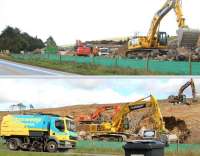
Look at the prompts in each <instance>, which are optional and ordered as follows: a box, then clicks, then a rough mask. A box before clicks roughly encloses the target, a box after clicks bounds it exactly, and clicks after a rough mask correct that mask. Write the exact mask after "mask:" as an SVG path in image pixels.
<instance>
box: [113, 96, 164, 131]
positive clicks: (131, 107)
mask: <svg viewBox="0 0 200 156" xmlns="http://www.w3.org/2000/svg"><path fill="white" fill-rule="evenodd" d="M149 97H150V101H149V102H147V101H144V100H145V99H147V98H149ZM149 97H146V98H143V99H140V100H138V101H136V102H133V103H128V104H125V105H124V106H122V108H121V110H120V112H119V113H118V114H117V115H116V116H115V117H114V118H113V120H112V129H113V132H119V131H120V130H121V129H122V127H123V122H124V118H125V117H126V116H127V114H128V113H130V112H132V111H135V110H140V109H143V108H146V107H151V108H153V115H152V117H153V119H154V123H155V124H154V125H155V128H156V129H158V130H159V131H165V124H164V121H163V118H162V114H161V111H160V108H159V105H158V102H157V100H156V98H155V97H154V96H152V95H150V96H149Z"/></svg>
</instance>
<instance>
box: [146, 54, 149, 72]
mask: <svg viewBox="0 0 200 156" xmlns="http://www.w3.org/2000/svg"><path fill="white" fill-rule="evenodd" d="M146 71H147V72H149V54H148V55H147V58H146Z"/></svg>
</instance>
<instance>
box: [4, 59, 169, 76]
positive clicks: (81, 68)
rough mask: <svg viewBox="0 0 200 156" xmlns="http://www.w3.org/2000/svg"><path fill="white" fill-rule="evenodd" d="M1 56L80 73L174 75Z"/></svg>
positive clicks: (25, 62)
mask: <svg viewBox="0 0 200 156" xmlns="http://www.w3.org/2000/svg"><path fill="white" fill-rule="evenodd" d="M0 58H1V59H5V60H9V61H14V62H19V63H23V64H29V65H34V66H39V67H45V68H49V69H54V70H58V71H63V72H69V73H76V74H80V75H172V73H161V72H150V71H146V70H143V69H132V68H119V67H104V66H100V65H94V64H80V63H75V62H59V61H49V60H46V59H38V58H31V59H27V58H26V59H23V58H14V57H12V56H0Z"/></svg>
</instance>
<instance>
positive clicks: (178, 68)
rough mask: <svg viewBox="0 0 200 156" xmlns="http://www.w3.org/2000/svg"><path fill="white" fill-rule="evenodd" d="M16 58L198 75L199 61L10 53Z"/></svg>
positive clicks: (199, 69)
mask: <svg viewBox="0 0 200 156" xmlns="http://www.w3.org/2000/svg"><path fill="white" fill-rule="evenodd" d="M12 56H13V57H15V58H18V59H22V58H23V59H33V58H35V59H41V60H43V59H45V60H50V61H56V62H76V63H85V64H95V65H102V66H106V67H121V68H133V69H143V70H146V71H152V72H161V73H164V74H166V75H168V74H170V75H173V74H174V75H200V62H191V61H188V62H187V61H182V62H181V61H159V60H149V59H147V60H134V59H127V58H108V57H100V56H98V57H81V56H65V55H57V54H12Z"/></svg>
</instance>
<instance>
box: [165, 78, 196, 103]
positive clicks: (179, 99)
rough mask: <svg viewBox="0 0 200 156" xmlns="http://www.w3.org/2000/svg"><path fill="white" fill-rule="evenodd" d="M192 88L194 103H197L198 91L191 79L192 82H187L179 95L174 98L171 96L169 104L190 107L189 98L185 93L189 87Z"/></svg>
mask: <svg viewBox="0 0 200 156" xmlns="http://www.w3.org/2000/svg"><path fill="white" fill-rule="evenodd" d="M189 86H191V90H192V102H196V101H197V99H196V89H195V84H194V81H193V79H191V80H190V81H188V82H186V83H185V84H184V85H182V86H181V87H180V89H179V92H178V95H177V96H174V95H171V96H169V97H168V102H169V103H173V104H176V103H177V104H187V105H189V104H190V103H189V102H188V101H187V97H186V95H185V94H183V92H184V91H185V90H186V89H187V88H188V87H189Z"/></svg>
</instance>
